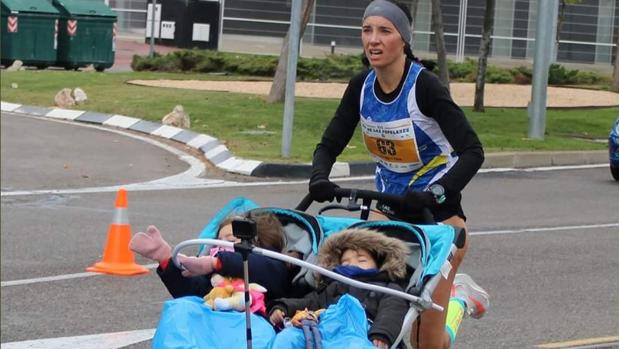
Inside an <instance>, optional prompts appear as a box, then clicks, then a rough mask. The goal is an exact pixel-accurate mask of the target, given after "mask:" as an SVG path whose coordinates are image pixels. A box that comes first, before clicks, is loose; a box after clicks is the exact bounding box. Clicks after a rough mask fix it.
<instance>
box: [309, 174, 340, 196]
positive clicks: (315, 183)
mask: <svg viewBox="0 0 619 349" xmlns="http://www.w3.org/2000/svg"><path fill="white" fill-rule="evenodd" d="M335 188H339V186H338V185H337V184H335V183H333V182H331V181H330V180H329V179H327V178H318V179H312V180H310V183H309V192H310V195H311V196H312V199H313V200H314V201H318V202H324V201H333V199H334V198H335Z"/></svg>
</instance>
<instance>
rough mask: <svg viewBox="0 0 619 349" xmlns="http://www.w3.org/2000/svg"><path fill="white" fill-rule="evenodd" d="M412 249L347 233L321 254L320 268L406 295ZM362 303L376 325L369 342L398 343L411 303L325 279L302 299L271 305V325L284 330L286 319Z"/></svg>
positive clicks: (370, 234) (368, 233)
mask: <svg viewBox="0 0 619 349" xmlns="http://www.w3.org/2000/svg"><path fill="white" fill-rule="evenodd" d="M408 253H409V250H408V248H407V246H406V245H405V244H404V242H402V241H400V240H398V239H396V238H391V237H387V236H385V235H383V234H382V233H379V232H376V231H372V230H367V229H347V230H344V231H342V232H340V233H337V234H335V235H332V236H330V237H329V238H328V239H327V240H325V242H324V243H323V245H322V247H321V249H320V252H319V254H318V258H319V264H320V265H321V266H322V267H324V268H326V269H329V270H333V271H334V272H336V273H338V274H341V275H344V276H347V277H350V278H353V279H355V280H359V281H362V282H367V283H372V284H376V285H379V286H384V287H388V288H391V289H395V290H398V291H403V289H402V287H401V286H400V284H401V282H402V281H403V279H404V278H405V277H406V260H407V257H408ZM345 294H350V295H351V296H353V297H355V298H357V300H359V302H360V303H361V305H362V306H363V308H364V309H365V312H366V315H367V317H368V319H369V320H372V321H373V323H372V325H371V327H370V329H369V331H368V338H369V339H370V340H371V341H372V344H374V346H376V347H378V348H387V347H389V346H390V345H391V344H392V343H393V342H394V341H395V339H396V338H397V336H398V334H399V332H400V329H401V327H402V323H403V321H404V316H405V315H406V311H407V310H408V303H407V302H406V300H404V299H402V298H399V297H395V296H392V295H387V294H383V293H380V292H374V291H368V290H363V289H359V288H356V287H352V286H349V285H348V284H345V283H342V282H339V281H336V280H330V279H323V280H322V285H321V286H320V287H319V288H318V289H317V290H316V291H314V292H312V293H309V294H307V295H306V296H304V297H303V298H280V299H277V300H275V301H273V303H272V304H271V306H270V309H269V317H270V320H271V323H273V325H276V326H280V327H281V326H282V324H283V320H284V317H286V316H290V317H292V316H293V315H294V314H295V312H296V311H298V310H299V311H302V310H304V309H310V310H318V309H321V308H326V307H328V306H329V305H332V304H336V303H337V302H338V300H339V299H340V297H341V296H343V295H345Z"/></svg>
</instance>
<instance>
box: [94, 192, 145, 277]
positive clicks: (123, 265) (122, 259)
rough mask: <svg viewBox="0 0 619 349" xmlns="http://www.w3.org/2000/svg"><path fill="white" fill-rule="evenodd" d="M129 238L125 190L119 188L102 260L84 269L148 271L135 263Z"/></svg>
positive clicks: (132, 273)
mask: <svg viewBox="0 0 619 349" xmlns="http://www.w3.org/2000/svg"><path fill="white" fill-rule="evenodd" d="M130 240H131V225H129V214H128V209H127V191H126V190H125V189H123V188H121V189H119V190H118V194H117V195H116V210H115V212H114V219H113V222H112V224H110V227H109V229H108V233H107V242H106V244H105V249H104V250H103V260H102V261H101V262H97V263H95V264H94V265H93V266H91V267H88V268H86V270H87V271H94V272H97V273H106V274H114V275H136V274H144V273H148V269H146V268H144V267H143V266H141V265H139V264H136V263H135V258H134V256H133V252H131V251H130V250H129V241H130Z"/></svg>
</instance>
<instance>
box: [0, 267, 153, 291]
mask: <svg viewBox="0 0 619 349" xmlns="http://www.w3.org/2000/svg"><path fill="white" fill-rule="evenodd" d="M158 265H159V264H147V265H144V266H143V267H145V268H147V269H155V268H157V266H158ZM97 275H105V274H102V273H92V272H86V273H76V274H64V275H57V276H46V277H40V278H33V279H22V280H13V281H2V282H0V287H6V286H20V285H28V284H36V283H39V282H50V281H59V280H68V279H79V278H85V277H89V276H97Z"/></svg>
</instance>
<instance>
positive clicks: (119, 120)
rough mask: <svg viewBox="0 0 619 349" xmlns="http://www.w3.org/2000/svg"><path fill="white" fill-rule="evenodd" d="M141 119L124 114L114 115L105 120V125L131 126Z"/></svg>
mask: <svg viewBox="0 0 619 349" xmlns="http://www.w3.org/2000/svg"><path fill="white" fill-rule="evenodd" d="M139 121H140V119H138V118H132V117H130V116H124V115H114V116H112V117H111V118H109V119H107V120H105V121H104V122H103V125H106V126H116V127H121V128H129V127H131V126H133V124H136V123H138V122H139Z"/></svg>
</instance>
